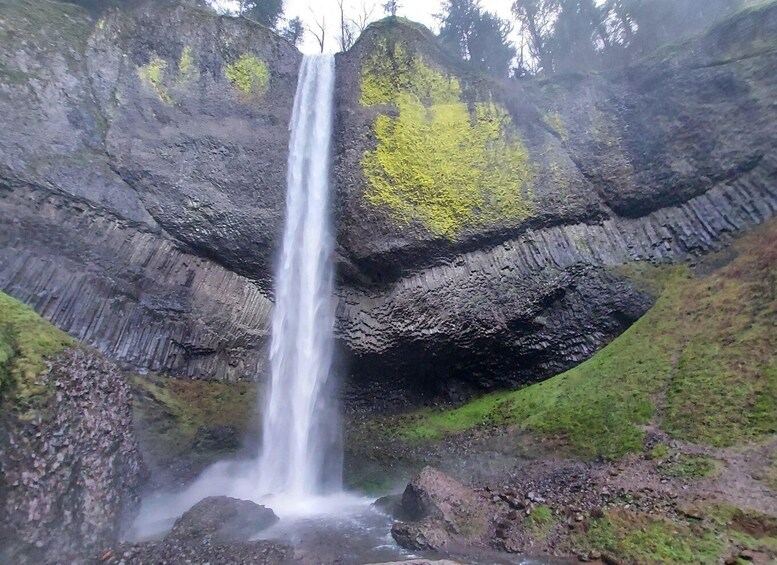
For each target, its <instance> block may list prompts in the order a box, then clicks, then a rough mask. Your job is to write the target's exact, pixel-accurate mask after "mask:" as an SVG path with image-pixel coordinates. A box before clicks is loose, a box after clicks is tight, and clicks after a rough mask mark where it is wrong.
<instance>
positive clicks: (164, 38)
mask: <svg viewBox="0 0 777 565" xmlns="http://www.w3.org/2000/svg"><path fill="white" fill-rule="evenodd" d="M0 8H2V13H3V17H2V19H0V43H2V45H3V49H2V52H1V53H0V115H2V116H3V124H4V128H3V131H2V133H0V288H2V289H3V290H5V291H7V292H8V293H10V294H12V295H13V296H15V297H17V298H20V299H21V300H23V301H25V302H26V303H28V304H30V305H32V306H33V307H34V308H35V309H36V310H37V311H38V312H40V313H42V314H43V315H44V316H45V317H46V318H48V319H49V320H51V321H52V322H54V323H55V324H56V325H58V326H59V327H61V328H62V329H64V330H66V331H67V332H69V333H70V334H72V335H73V336H75V337H77V338H78V339H80V340H83V341H86V342H88V343H90V344H93V345H95V346H97V347H98V348H99V349H101V350H102V351H105V352H108V353H109V354H110V355H111V356H112V357H114V358H116V359H118V360H122V361H127V362H129V363H131V364H132V365H135V366H138V367H145V368H148V369H152V370H155V371H162V372H169V373H174V374H177V375H181V376H187V377H193V378H220V379H237V378H245V376H246V375H256V374H258V373H259V372H261V371H262V370H263V367H264V363H265V357H266V352H265V345H266V343H267V335H268V327H269V317H270V312H271V308H272V302H271V288H272V281H271V279H270V271H271V268H270V265H271V262H272V257H273V254H274V250H275V244H276V241H277V239H278V236H279V234H280V230H281V227H282V222H283V206H284V195H285V168H286V147H287V145H288V128H287V126H288V122H289V116H290V113H291V106H292V100H293V96H294V90H295V88H296V76H297V68H298V65H299V61H300V59H301V56H300V54H299V53H298V52H297V51H296V50H295V49H294V47H293V46H291V45H290V44H288V43H287V42H285V41H284V40H282V39H280V38H279V37H277V36H275V35H274V34H273V33H272V32H271V31H270V30H267V29H265V28H262V27H260V26H257V25H255V24H252V23H250V22H248V21H245V20H235V19H230V18H219V17H217V16H216V15H214V14H212V13H210V12H207V11H205V10H198V9H196V8H191V7H164V6H157V5H155V4H154V3H149V4H147V5H146V6H145V7H143V6H141V7H139V8H137V9H136V10H134V11H126V12H123V11H115V10H114V11H109V12H107V13H105V15H104V17H102V18H101V19H95V18H94V17H92V16H90V15H89V14H87V13H86V12H85V11H83V10H81V9H80V8H78V7H76V6H74V5H71V4H65V3H49V2H33V1H27V0H2V2H0Z"/></svg>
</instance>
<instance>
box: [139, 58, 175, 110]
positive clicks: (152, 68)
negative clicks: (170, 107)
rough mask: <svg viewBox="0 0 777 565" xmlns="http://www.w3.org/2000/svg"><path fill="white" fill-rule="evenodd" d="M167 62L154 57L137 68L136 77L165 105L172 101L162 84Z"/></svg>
mask: <svg viewBox="0 0 777 565" xmlns="http://www.w3.org/2000/svg"><path fill="white" fill-rule="evenodd" d="M166 70H167V61H165V60H164V59H162V58H160V57H159V56H158V55H154V56H153V57H152V58H151V60H150V61H149V62H148V63H147V64H146V65H143V66H142V67H140V68H138V76H139V77H140V80H141V81H143V83H144V84H145V85H146V86H148V87H149V88H151V89H153V90H154V92H156V94H157V96H159V99H160V100H161V101H162V102H164V103H165V104H172V103H173V99H172V97H171V96H170V93H169V92H168V91H167V87H166V86H165V84H164V80H165V71H166Z"/></svg>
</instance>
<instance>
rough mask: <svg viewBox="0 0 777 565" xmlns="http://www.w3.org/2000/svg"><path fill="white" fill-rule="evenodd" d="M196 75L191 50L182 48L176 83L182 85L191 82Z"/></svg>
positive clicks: (196, 71)
mask: <svg viewBox="0 0 777 565" xmlns="http://www.w3.org/2000/svg"><path fill="white" fill-rule="evenodd" d="M198 74H199V72H198V70H197V66H196V65H195V64H194V56H193V55H192V48H191V47H188V46H187V47H184V50H183V52H182V53H181V58H180V59H179V61H178V81H179V82H183V83H186V82H189V81H193V80H195V79H196V78H197V75H198Z"/></svg>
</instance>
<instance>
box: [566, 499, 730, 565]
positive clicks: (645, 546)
mask: <svg viewBox="0 0 777 565" xmlns="http://www.w3.org/2000/svg"><path fill="white" fill-rule="evenodd" d="M575 542H576V543H577V544H578V545H579V546H582V547H586V548H588V549H589V550H591V551H598V552H601V553H607V554H610V555H612V556H614V557H615V558H616V559H617V560H618V562H627V563H640V564H642V565H650V564H653V563H656V564H657V563H661V564H663V563H717V562H719V560H720V557H721V555H722V553H723V549H724V543H723V542H722V541H721V540H720V539H719V538H718V536H716V534H715V533H714V532H712V531H709V530H705V529H702V528H701V527H699V526H694V525H692V524H687V523H685V522H671V521H668V520H663V519H658V518H651V517H647V516H644V515H638V514H634V513H629V512H625V511H623V512H619V511H611V512H608V513H607V514H606V515H605V517H604V518H602V519H599V520H593V521H592V522H591V524H590V527H589V528H588V531H587V532H585V533H583V534H579V535H577V536H576V539H575Z"/></svg>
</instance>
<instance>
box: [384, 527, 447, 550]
mask: <svg viewBox="0 0 777 565" xmlns="http://www.w3.org/2000/svg"><path fill="white" fill-rule="evenodd" d="M391 537H393V538H394V541H396V542H397V543H398V544H399V545H401V546H402V547H404V548H405V549H411V550H417V551H427V550H428V551H433V550H439V549H442V548H444V547H445V546H446V545H447V544H448V543H450V539H451V536H450V534H449V533H448V532H446V531H445V528H444V526H443V525H442V524H441V523H439V522H423V523H411V522H395V523H394V525H393V526H392V527H391Z"/></svg>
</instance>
